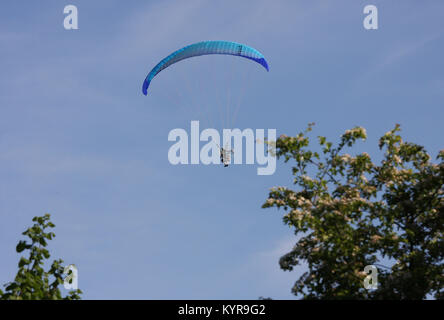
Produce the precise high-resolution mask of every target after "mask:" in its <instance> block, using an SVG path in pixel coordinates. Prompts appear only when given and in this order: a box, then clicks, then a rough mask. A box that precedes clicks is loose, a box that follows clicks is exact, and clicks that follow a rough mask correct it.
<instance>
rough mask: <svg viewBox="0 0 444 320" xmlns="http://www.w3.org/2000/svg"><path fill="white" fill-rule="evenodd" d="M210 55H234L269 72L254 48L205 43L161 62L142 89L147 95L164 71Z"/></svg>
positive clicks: (174, 53) (185, 48)
mask: <svg viewBox="0 0 444 320" xmlns="http://www.w3.org/2000/svg"><path fill="white" fill-rule="evenodd" d="M209 54H224V55H233V56H239V57H242V58H246V59H250V60H253V61H255V62H257V63H259V64H260V65H262V66H263V67H264V68H265V69H266V70H267V71H268V63H267V61H266V60H265V57H264V56H263V55H262V53H260V52H259V51H257V50H256V49H254V48H252V47H249V46H247V45H244V44H240V43H236V42H231V41H203V42H198V43H194V44H191V45H189V46H186V47H184V48H182V49H179V50H177V51H175V52H173V53H172V54H170V55H169V56H167V57H166V58H164V59H163V60H162V61H160V62H159V63H158V64H157V65H156V66H155V67H154V68H153V69H152V70H151V71H150V73H148V75H147V76H146V78H145V81H144V82H143V87H142V92H143V94H144V95H147V92H148V87H149V85H150V83H151V81H152V80H153V78H154V77H155V76H156V75H157V74H158V73H159V72H160V71H162V70H163V69H165V68H167V67H169V66H170V65H172V64H174V63H176V62H179V61H181V60H184V59H187V58H191V57H196V56H202V55H209Z"/></svg>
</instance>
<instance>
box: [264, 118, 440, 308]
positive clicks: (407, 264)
mask: <svg viewBox="0 0 444 320" xmlns="http://www.w3.org/2000/svg"><path fill="white" fill-rule="evenodd" d="M312 126H313V124H310V125H309V126H308V129H307V130H306V131H304V132H302V133H300V134H298V135H297V136H296V137H288V136H285V135H283V136H281V137H279V139H278V140H277V141H276V155H277V157H281V158H283V159H284V160H285V162H289V161H290V160H291V161H292V162H293V167H292V173H293V175H294V181H293V182H294V184H295V185H296V188H295V190H293V189H292V188H288V187H275V188H272V189H271V191H270V193H269V197H268V199H267V201H266V202H265V203H264V205H263V208H269V207H277V208H283V209H284V210H285V211H286V214H285V215H284V217H283V221H284V223H285V224H287V225H289V226H290V227H292V228H294V231H295V234H296V235H299V238H298V240H297V243H296V245H295V246H294V248H293V249H292V250H291V251H290V252H288V253H287V254H285V255H284V256H283V257H281V258H280V261H279V264H280V266H281V268H282V269H283V270H288V271H291V270H292V269H293V268H294V267H295V266H297V265H298V264H299V263H300V261H305V262H307V264H308V271H307V272H305V273H304V274H303V275H302V276H301V277H300V278H299V279H298V280H297V281H296V283H295V284H294V286H293V288H292V292H293V293H294V294H295V295H298V296H301V297H302V298H304V299H425V298H430V297H434V298H436V299H443V298H444V289H443V288H444V264H443V261H444V259H443V256H444V238H443V229H444V188H443V185H444V150H442V151H440V152H439V154H438V156H437V162H438V163H437V164H435V163H432V162H431V161H430V159H431V157H430V155H429V154H428V153H427V152H426V150H425V149H424V148H423V147H422V146H419V145H416V144H413V143H408V142H404V141H403V140H402V138H401V136H400V135H399V131H400V126H399V125H396V127H395V128H394V129H393V130H391V131H389V132H387V133H386V134H385V135H384V136H382V137H381V138H380V140H379V149H380V150H382V151H385V152H384V155H383V157H382V161H381V163H380V164H375V163H373V162H372V160H371V158H370V156H369V155H368V154H367V153H365V152H364V153H360V154H356V155H354V156H352V155H349V154H347V153H345V152H344V150H345V149H346V148H347V147H353V146H354V145H355V143H356V141H357V140H359V139H363V140H365V139H366V137H367V135H366V131H365V129H364V128H361V127H355V128H353V129H351V130H347V131H346V132H345V133H344V134H343V135H342V136H341V140H340V142H339V144H338V145H337V146H336V147H334V146H333V143H332V142H328V141H327V139H326V138H325V137H318V141H319V145H320V147H319V150H318V151H314V150H311V149H310V148H309V144H310V140H309V137H308V135H309V132H310V131H312ZM387 264H389V265H387ZM367 265H374V266H375V267H377V269H378V287H377V289H374V290H367V289H365V288H364V286H363V280H364V279H365V278H366V276H367V273H366V272H364V268H365V267H366V266H367Z"/></svg>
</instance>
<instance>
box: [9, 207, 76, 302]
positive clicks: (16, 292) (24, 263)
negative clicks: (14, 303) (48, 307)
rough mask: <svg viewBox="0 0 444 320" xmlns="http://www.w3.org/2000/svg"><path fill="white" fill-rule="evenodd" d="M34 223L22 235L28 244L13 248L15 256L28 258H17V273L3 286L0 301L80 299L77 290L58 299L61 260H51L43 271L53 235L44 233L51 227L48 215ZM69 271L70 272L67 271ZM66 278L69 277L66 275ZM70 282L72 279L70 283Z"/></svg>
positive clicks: (61, 269)
mask: <svg viewBox="0 0 444 320" xmlns="http://www.w3.org/2000/svg"><path fill="white" fill-rule="evenodd" d="M32 221H34V222H35V224H34V225H33V226H32V227H31V228H28V229H27V230H26V231H25V232H23V233H22V234H23V235H25V236H27V237H28V238H29V239H30V242H27V241H23V240H21V241H19V243H18V244H17V247H16V251H17V252H18V253H21V252H23V251H24V250H29V257H28V258H25V257H23V256H22V257H21V258H20V261H19V263H18V268H19V270H18V272H17V275H16V276H15V279H14V281H12V282H10V283H7V284H5V287H6V292H5V293H3V292H2V291H1V290H0V299H3V300H39V299H51V300H57V299H65V300H77V299H80V294H81V293H82V291H80V290H79V289H77V290H73V291H70V292H69V294H68V295H67V296H65V297H62V295H61V292H60V289H59V288H58V286H59V285H61V284H63V282H64V280H65V277H64V268H63V266H62V264H63V260H61V259H59V260H54V261H53V262H52V264H51V267H50V269H49V270H48V271H44V269H43V267H44V262H45V259H49V257H50V254H49V251H48V250H47V249H46V248H45V247H46V246H47V240H52V238H54V237H55V234H54V233H53V232H46V229H47V228H54V227H55V225H54V224H53V223H52V222H51V221H50V215H49V214H45V215H44V216H41V217H34V218H33V219H32ZM70 272H72V271H71V270H70ZM66 276H69V274H68V275H66ZM71 281H72V280H71Z"/></svg>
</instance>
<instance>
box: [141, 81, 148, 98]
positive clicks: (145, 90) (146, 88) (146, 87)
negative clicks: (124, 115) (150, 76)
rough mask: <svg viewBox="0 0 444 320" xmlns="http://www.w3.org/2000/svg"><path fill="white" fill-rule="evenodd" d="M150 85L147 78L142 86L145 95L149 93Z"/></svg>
mask: <svg viewBox="0 0 444 320" xmlns="http://www.w3.org/2000/svg"><path fill="white" fill-rule="evenodd" d="M148 86H149V82H148V81H147V80H146V79H145V81H144V82H143V87H142V93H143V94H144V95H147V94H148Z"/></svg>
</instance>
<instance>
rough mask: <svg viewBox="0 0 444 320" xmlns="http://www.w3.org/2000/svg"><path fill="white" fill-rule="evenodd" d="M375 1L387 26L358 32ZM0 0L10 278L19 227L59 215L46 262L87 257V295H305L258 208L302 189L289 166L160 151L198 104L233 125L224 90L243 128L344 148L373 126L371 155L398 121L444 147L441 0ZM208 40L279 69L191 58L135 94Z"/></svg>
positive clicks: (2, 171)
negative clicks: (182, 159) (186, 160)
mask: <svg viewBox="0 0 444 320" xmlns="http://www.w3.org/2000/svg"><path fill="white" fill-rule="evenodd" d="M68 4H74V5H76V6H77V7H78V10H79V29H78V30H73V31H67V30H65V29H64V28H63V19H64V15H63V8H64V6H65V5H68ZM367 4H374V5H377V7H378V9H379V30H374V31H368V30H365V29H364V28H363V26H362V20H363V18H364V14H363V13H362V11H363V8H364V6H365V5H367ZM0 9H1V10H0V43H1V45H0V58H1V60H0V61H2V62H1V71H2V72H1V75H0V147H1V153H0V163H1V165H0V219H1V220H0V221H1V223H0V253H1V257H2V259H1V263H0V283H1V284H3V283H5V282H7V281H10V280H11V279H12V278H13V277H14V275H15V272H16V269H17V262H18V259H19V257H18V255H17V254H16V253H15V250H14V249H15V245H16V244H17V242H18V240H19V239H21V238H22V236H21V232H23V231H24V229H25V228H26V227H27V226H29V225H30V224H31V219H32V217H33V216H36V215H42V214H44V213H45V212H49V213H51V214H52V220H53V221H54V223H55V224H56V229H55V233H56V235H57V237H56V238H55V240H54V241H52V243H51V245H50V250H51V252H52V253H53V257H52V258H59V257H60V258H62V259H64V261H65V262H66V263H74V264H76V265H77V267H78V269H79V287H80V288H81V289H82V290H83V291H84V295H83V297H84V298H88V299H101V298H103V299H182V298H183V299H202V298H207V299H228V298H233V299H256V298H257V297H259V296H271V297H273V298H276V299H278V298H280V299H292V298H294V297H293V296H292V295H291V293H290V289H291V287H292V285H293V282H294V281H295V280H296V279H297V278H298V276H299V275H300V274H301V272H303V271H304V266H301V267H300V268H297V269H296V270H295V271H293V272H291V273H289V272H283V271H281V270H280V269H279V266H278V260H279V257H280V256H281V255H282V254H284V253H285V252H287V251H288V250H290V248H291V247H292V245H293V244H294V243H295V242H296V238H295V237H294V235H293V233H292V230H291V229H289V228H288V227H286V226H284V225H283V223H282V221H281V217H282V214H283V212H282V211H280V212H279V211H276V210H270V209H269V210H264V209H261V208H260V207H261V205H262V203H263V202H264V201H265V200H266V198H267V194H268V190H269V188H271V187H273V186H275V185H288V184H289V183H291V177H290V175H289V174H290V167H289V166H288V165H285V164H283V163H282V162H279V163H278V167H277V171H276V173H275V174H274V175H272V176H258V175H256V166H252V165H238V166H230V167H229V168H223V167H221V166H214V165H211V166H203V165H198V166H191V165H189V166H183V165H182V166H181V165H179V166H172V165H171V164H170V163H169V162H168V159H167V152H168V149H169V147H170V146H171V142H168V140H167V137H168V132H169V131H170V130H172V129H174V128H185V129H186V130H187V131H189V125H190V121H191V120H196V119H198V120H202V121H204V119H203V118H201V117H200V114H199V110H201V109H199V108H202V107H203V106H205V107H207V108H208V109H206V110H208V112H209V114H208V117H209V121H208V123H213V122H212V121H215V123H216V124H217V123H218V124H219V125H220V127H223V126H224V125H226V124H227V122H225V123H224V121H225V120H224V119H225V118H224V117H220V115H219V114H218V112H219V111H220V110H225V109H223V108H224V103H225V104H226V105H227V104H228V105H230V102H229V101H234V100H228V99H227V95H226V94H227V93H226V92H228V94H229V95H230V97H232V96H233V97H237V98H239V101H242V104H241V107H240V109H239V111H238V115H237V116H236V122H235V126H236V127H239V128H241V129H244V128H254V129H256V128H265V129H267V128H275V129H277V133H278V135H280V134H283V133H285V134H287V135H294V134H297V133H298V132H300V131H301V130H303V129H304V128H305V127H306V125H307V123H309V122H315V123H316V126H315V129H314V136H316V135H325V136H327V137H329V138H330V139H332V140H333V139H339V136H340V134H341V133H343V132H344V131H345V130H346V129H350V128H351V127H354V126H356V125H360V126H363V127H365V128H366V129H367V133H368V135H369V139H368V141H367V142H365V143H361V144H360V146H359V148H360V150H365V151H367V152H369V153H370V154H371V155H375V158H377V143H376V142H377V139H378V137H380V136H381V135H383V134H384V133H385V132H386V131H388V130H390V129H392V128H393V127H394V125H395V124H396V123H400V124H401V126H402V130H403V131H402V132H403V136H404V137H405V138H406V139H407V140H410V141H413V142H416V143H419V144H422V145H424V146H425V147H426V148H427V149H428V150H429V151H430V152H431V153H432V155H436V154H437V152H438V150H441V149H443V137H444V126H443V125H442V119H443V116H444V111H443V110H444V108H443V107H444V106H443V98H444V77H443V75H442V71H443V70H444V63H443V59H442V56H443V51H444V50H443V49H444V45H443V43H444V41H443V40H444V36H443V30H444V28H443V27H444V21H443V19H442V14H443V12H444V3H443V2H442V1H440V0H435V1H433V0H428V1H421V2H419V1H414V0H405V1H400V0H399V1H375V0H374V1H355V0H353V1H352V0H348V1H345V0H343V1H342V0H338V1H316V0H312V1H283V0H274V1H264V0H257V1H242V2H240V1H223V2H222V1H218V2H216V1H203V0H201V1H198V0H190V1H169V0H167V1H131V2H128V3H127V2H122V1H106V2H105V1H72V2H67V3H63V2H60V1H44V2H39V3H37V2H32V3H31V2H28V1H26V2H25V1H2V3H1V4H0ZM202 40H230V41H236V42H241V43H245V44H247V45H250V46H252V47H254V48H257V49H258V50H260V51H261V52H262V53H263V54H264V55H265V57H266V58H267V60H268V62H269V64H270V72H269V73H266V72H264V70H263V69H261V68H259V67H257V66H255V65H254V63H253V62H250V61H246V62H245V61H239V59H237V60H236V58H234V57H230V58H226V57H202V59H190V60H188V61H184V62H183V63H180V65H179V64H177V65H176V66H173V67H171V70H165V71H163V72H162V74H159V76H158V78H156V79H155V80H154V81H153V83H152V84H151V87H150V88H151V90H152V91H151V93H152V94H151V96H148V97H145V96H143V95H142V93H141V86H142V82H143V79H144V77H145V76H146V74H147V72H148V71H149V70H150V69H151V68H152V67H153V66H154V65H155V64H156V63H157V62H158V61H159V60H160V59H162V58H163V57H164V56H166V55H167V54H169V53H170V52H172V51H174V50H176V49H179V48H181V47H183V46H185V45H187V44H190V43H193V42H198V41H202ZM213 58H214V59H213ZM209 77H212V78H211V79H213V80H214V81H213V80H212V81H209V79H210V78H209ZM242 77H245V78H242ZM244 79H246V80H244ZM238 84H239V85H238ZM239 88H240V89H239ZM225 89H227V90H230V91H225ZM218 94H219V95H218ZM224 99H225V100H224ZM236 101H237V100H236ZM219 104H220V105H221V108H222V109H218V108H219V107H218V105H219ZM231 112H233V109H231ZM227 119H229V118H227ZM218 121H219V122H218ZM203 123H204V124H205V122H203ZM228 124H229V123H228ZM231 124H232V123H231Z"/></svg>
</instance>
